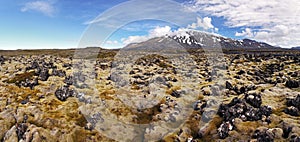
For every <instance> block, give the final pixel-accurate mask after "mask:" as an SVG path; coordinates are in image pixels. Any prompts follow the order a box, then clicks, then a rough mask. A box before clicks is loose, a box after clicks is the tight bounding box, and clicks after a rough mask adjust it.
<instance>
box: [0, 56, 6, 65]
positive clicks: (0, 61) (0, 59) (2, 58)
mask: <svg viewBox="0 0 300 142" xmlns="http://www.w3.org/2000/svg"><path fill="white" fill-rule="evenodd" d="M5 61H6V59H5V58H4V57H3V56H2V55H1V56H0V65H2V64H4V62H5Z"/></svg>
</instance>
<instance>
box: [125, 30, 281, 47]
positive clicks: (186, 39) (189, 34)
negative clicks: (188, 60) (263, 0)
mask: <svg viewBox="0 0 300 142" xmlns="http://www.w3.org/2000/svg"><path fill="white" fill-rule="evenodd" d="M155 46H156V47H159V48H162V47H171V48H172V47H174V46H182V47H185V48H214V47H220V48H257V49H258V48H278V47H274V46H272V45H269V44H267V43H264V42H258V41H255V40H251V39H243V40H234V39H231V38H227V37H224V36H221V35H218V34H214V33H207V32H201V31H180V32H173V33H172V34H171V35H166V36H163V37H157V38H152V39H149V40H147V41H145V42H141V43H134V44H129V45H127V46H126V47H125V48H134V47H140V48H141V47H142V48H143V49H145V48H147V47H151V48H153V47H155Z"/></svg>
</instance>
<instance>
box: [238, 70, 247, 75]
mask: <svg viewBox="0 0 300 142" xmlns="http://www.w3.org/2000/svg"><path fill="white" fill-rule="evenodd" d="M244 73H246V72H245V71H244V70H240V71H239V72H237V74H238V75H242V74H244Z"/></svg>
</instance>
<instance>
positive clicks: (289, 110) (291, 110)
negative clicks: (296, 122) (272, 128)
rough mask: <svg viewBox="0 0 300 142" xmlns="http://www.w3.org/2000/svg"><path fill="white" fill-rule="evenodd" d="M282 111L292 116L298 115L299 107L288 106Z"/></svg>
mask: <svg viewBox="0 0 300 142" xmlns="http://www.w3.org/2000/svg"><path fill="white" fill-rule="evenodd" d="M284 113H286V114H289V115H292V116H300V112H299V109H298V108H296V107H294V106H290V107H288V108H286V109H284Z"/></svg>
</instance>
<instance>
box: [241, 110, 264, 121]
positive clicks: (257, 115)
mask: <svg viewBox="0 0 300 142" xmlns="http://www.w3.org/2000/svg"><path fill="white" fill-rule="evenodd" d="M245 116H246V117H247V120H248V121H257V120H261V119H262V112H261V111H260V109H258V108H250V109H249V110H248V111H246V112H245Z"/></svg>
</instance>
